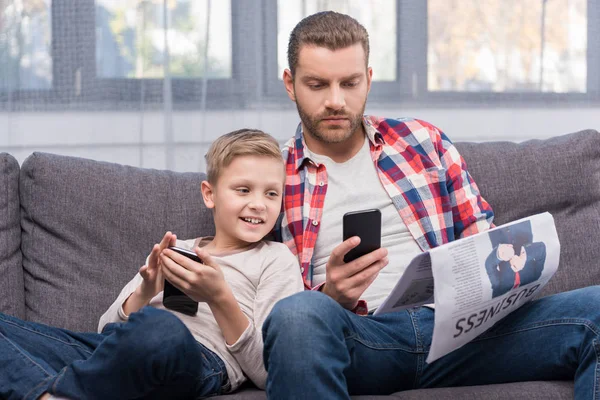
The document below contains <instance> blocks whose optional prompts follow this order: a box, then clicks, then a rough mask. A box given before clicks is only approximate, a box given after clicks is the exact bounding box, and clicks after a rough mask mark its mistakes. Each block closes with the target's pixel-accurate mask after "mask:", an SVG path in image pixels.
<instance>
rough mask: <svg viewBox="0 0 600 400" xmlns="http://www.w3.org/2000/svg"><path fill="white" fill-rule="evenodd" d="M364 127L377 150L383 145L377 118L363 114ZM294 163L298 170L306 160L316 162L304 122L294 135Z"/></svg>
mask: <svg viewBox="0 0 600 400" xmlns="http://www.w3.org/2000/svg"><path fill="white" fill-rule="evenodd" d="M362 122H363V127H364V128H365V132H366V133H367V137H368V138H369V141H370V142H371V143H372V144H373V146H374V148H375V149H376V150H379V149H380V147H381V146H382V145H383V142H384V141H383V136H382V135H381V133H380V132H379V131H378V130H377V128H376V127H375V125H376V124H377V118H375V117H371V116H368V115H363V121H362ZM371 148H373V147H371ZM293 151H294V163H295V166H296V171H298V170H300V168H302V166H303V165H304V163H305V162H312V163H313V164H315V165H316V164H317V163H315V161H314V160H312V159H311V158H310V151H309V150H308V147H307V146H306V142H305V141H304V133H303V131H302V123H299V124H298V128H296V134H295V135H294V148H293Z"/></svg>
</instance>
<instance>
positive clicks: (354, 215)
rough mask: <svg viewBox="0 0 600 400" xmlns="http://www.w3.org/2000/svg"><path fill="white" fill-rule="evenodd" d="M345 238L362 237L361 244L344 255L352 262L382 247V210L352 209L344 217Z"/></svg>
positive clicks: (347, 260)
mask: <svg viewBox="0 0 600 400" xmlns="http://www.w3.org/2000/svg"><path fill="white" fill-rule="evenodd" d="M342 222H343V231H344V232H343V236H344V240H346V239H349V238H351V237H352V236H358V237H360V244H359V245H358V246H356V247H355V248H353V249H352V250H350V251H349V252H348V253H346V255H345V256H344V262H350V261H352V260H355V259H357V258H358V257H361V256H364V255H365V254H368V253H370V252H372V251H373V250H377V249H378V248H380V247H381V211H379V210H377V209H372V210H361V211H351V212H348V213H346V214H344V218H343V221H342Z"/></svg>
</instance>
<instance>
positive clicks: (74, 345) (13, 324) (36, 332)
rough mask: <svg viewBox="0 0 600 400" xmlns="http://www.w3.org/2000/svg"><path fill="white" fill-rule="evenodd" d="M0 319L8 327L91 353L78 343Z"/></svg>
mask: <svg viewBox="0 0 600 400" xmlns="http://www.w3.org/2000/svg"><path fill="white" fill-rule="evenodd" d="M0 319H2V320H3V322H4V323H6V324H10V325H12V326H14V327H17V328H19V329H22V330H25V331H29V332H32V333H35V334H37V335H40V336H44V337H46V338H48V339H52V340H54V341H56V342H60V343H64V344H66V345H69V346H72V347H77V348H80V349H81V350H83V351H85V352H86V353H88V354H90V355H91V354H92V353H93V351H89V350H88V349H87V348H86V347H84V346H82V345H80V344H79V343H73V342H68V341H65V340H63V339H60V338H57V337H55V336H51V335H48V334H47V333H45V332H42V331H39V330H37V329H32V328H29V327H25V326H22V325H19V324H15V323H14V322H13V321H11V320H7V319H3V318H0Z"/></svg>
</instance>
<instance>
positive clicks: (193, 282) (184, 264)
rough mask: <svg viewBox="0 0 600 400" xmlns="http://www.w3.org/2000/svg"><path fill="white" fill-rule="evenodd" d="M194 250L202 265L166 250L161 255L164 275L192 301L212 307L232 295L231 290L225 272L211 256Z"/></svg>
mask: <svg viewBox="0 0 600 400" xmlns="http://www.w3.org/2000/svg"><path fill="white" fill-rule="evenodd" d="M194 250H195V253H196V255H197V256H198V257H199V258H200V259H201V260H202V263H199V262H197V261H194V260H192V259H190V258H188V257H187V256H185V255H182V254H179V253H177V252H176V251H174V250H172V249H166V250H164V251H163V252H162V253H161V255H160V257H161V260H162V263H163V274H164V277H165V278H166V279H167V280H168V281H169V282H170V283H172V284H173V285H174V286H176V287H177V288H179V289H180V290H181V291H182V292H184V293H185V294H186V295H187V296H189V297H190V298H191V299H193V300H195V301H197V302H204V303H207V304H209V305H211V304H212V303H215V302H218V301H219V300H220V299H222V298H223V297H224V296H228V295H229V294H231V290H230V288H229V285H228V284H227V282H225V278H224V276H223V271H221V268H220V267H219V265H218V264H217V263H215V262H214V261H213V259H212V258H211V256H210V254H209V253H208V252H207V251H206V250H204V249H201V248H195V249H194Z"/></svg>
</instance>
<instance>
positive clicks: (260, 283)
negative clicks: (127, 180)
mask: <svg viewBox="0 0 600 400" xmlns="http://www.w3.org/2000/svg"><path fill="white" fill-rule="evenodd" d="M207 239H210V238H207ZM208 241H210V240H202V241H200V240H199V239H192V240H187V241H179V240H178V241H177V246H178V247H182V248H185V249H193V248H194V246H195V245H196V244H199V245H200V246H202V245H205V244H206V243H207V242H208ZM212 258H213V260H214V261H215V262H217V263H218V264H219V266H220V267H221V270H222V271H223V275H224V276H225V281H227V283H228V284H229V286H230V287H231V290H232V291H233V294H234V296H235V298H236V300H237V301H238V303H239V305H240V308H241V310H242V312H243V313H244V314H245V315H246V317H248V321H249V322H250V324H249V325H248V328H246V330H245V331H244V333H243V334H242V335H241V336H240V338H239V339H238V340H237V342H235V343H234V344H233V345H231V346H229V345H227V344H226V343H225V339H224V338H223V334H222V333H221V329H220V328H219V325H218V324H217V322H216V320H215V318H214V317H213V314H212V313H211V311H210V308H209V307H208V305H207V304H206V303H200V304H198V312H197V314H196V315H194V316H189V315H185V314H182V313H179V312H176V311H172V310H169V309H166V310H167V311H169V312H172V313H173V314H174V315H176V316H177V317H178V318H179V319H180V320H181V321H182V322H183V323H184V324H185V326H186V327H187V328H188V329H189V330H190V332H191V333H192V335H193V336H194V338H195V339H196V340H197V341H198V342H200V343H202V344H203V345H204V346H206V347H207V348H208V349H210V350H211V351H213V352H214V353H215V354H217V355H218V356H219V357H221V359H222V360H223V361H224V362H225V366H226V368H227V374H228V376H229V381H230V383H231V390H232V391H233V390H235V389H236V388H237V387H239V386H240V385H241V384H242V383H243V382H244V381H245V380H246V377H245V376H244V374H246V375H247V376H248V378H250V379H251V380H252V382H254V384H255V385H256V386H258V387H259V388H264V387H265V382H266V379H267V372H266V370H265V367H264V364H263V358H262V353H263V341H262V333H261V329H262V325H263V323H264V321H265V319H266V318H267V316H268V315H269V312H270V311H271V309H272V308H273V306H274V305H275V303H276V302H277V301H278V300H280V299H282V298H284V297H287V296H290V295H292V294H294V293H297V292H301V291H302V290H304V284H303V282H302V276H301V275H300V267H299V266H298V260H297V259H296V257H295V256H294V255H293V254H292V252H291V251H290V250H289V249H288V247H287V246H286V245H284V244H283V243H277V242H270V241H261V242H258V243H257V244H256V245H255V246H253V247H251V248H250V249H248V250H244V251H241V252H238V253H232V254H222V255H213V256H212ZM146 262H147V261H146ZM142 281H143V278H142V276H141V275H140V274H139V273H138V274H136V276H135V277H134V278H133V279H132V280H131V281H130V282H129V283H128V284H127V285H125V287H124V288H123V290H121V293H120V294H119V296H118V297H117V299H116V300H115V302H114V303H113V304H112V305H111V306H110V308H109V309H108V310H107V311H106V312H105V313H104V315H102V317H101V318H100V323H99V324H98V332H101V331H102V329H103V328H104V326H105V325H106V324H108V323H111V322H124V321H126V320H127V318H128V317H127V316H126V315H125V314H124V312H123V303H124V302H125V300H127V298H128V297H129V296H130V295H131V294H132V293H133V292H134V291H135V289H136V288H137V287H138V286H139V285H140V284H141V283H142ZM162 298H163V292H160V293H159V294H158V295H156V296H155V297H153V298H152V300H150V306H152V307H156V308H159V309H162V310H165V307H164V306H163V304H162Z"/></svg>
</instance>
